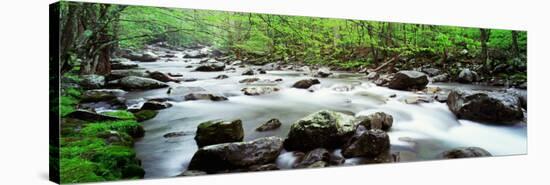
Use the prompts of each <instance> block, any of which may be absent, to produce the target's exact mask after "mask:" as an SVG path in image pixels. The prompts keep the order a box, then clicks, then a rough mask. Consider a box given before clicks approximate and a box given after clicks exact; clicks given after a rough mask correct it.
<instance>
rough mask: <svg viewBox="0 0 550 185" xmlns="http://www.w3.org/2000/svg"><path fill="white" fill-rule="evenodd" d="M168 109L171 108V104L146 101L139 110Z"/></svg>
mask: <svg viewBox="0 0 550 185" xmlns="http://www.w3.org/2000/svg"><path fill="white" fill-rule="evenodd" d="M169 107H172V104H170V103H168V102H162V101H155V100H148V101H146V102H145V103H144V104H143V106H141V109H142V110H161V109H166V108H169Z"/></svg>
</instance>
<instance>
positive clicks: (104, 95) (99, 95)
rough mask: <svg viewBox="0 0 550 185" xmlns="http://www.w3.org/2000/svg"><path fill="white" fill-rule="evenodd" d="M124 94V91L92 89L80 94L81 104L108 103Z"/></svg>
mask: <svg viewBox="0 0 550 185" xmlns="http://www.w3.org/2000/svg"><path fill="white" fill-rule="evenodd" d="M124 94H126V91H124V90H121V89H93V90H87V91H84V93H82V96H81V97H80V101H81V102H98V101H110V100H114V99H116V98H118V97H121V96H123V95H124Z"/></svg>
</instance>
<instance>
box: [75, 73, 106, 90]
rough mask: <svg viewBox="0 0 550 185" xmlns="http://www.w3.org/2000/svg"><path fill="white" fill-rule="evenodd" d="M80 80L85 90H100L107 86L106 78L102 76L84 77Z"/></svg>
mask: <svg viewBox="0 0 550 185" xmlns="http://www.w3.org/2000/svg"><path fill="white" fill-rule="evenodd" d="M80 79H81V80H80V86H81V87H83V88H84V89H99V88H102V87H103V86H105V77H104V76H101V75H95V74H92V75H82V76H80Z"/></svg>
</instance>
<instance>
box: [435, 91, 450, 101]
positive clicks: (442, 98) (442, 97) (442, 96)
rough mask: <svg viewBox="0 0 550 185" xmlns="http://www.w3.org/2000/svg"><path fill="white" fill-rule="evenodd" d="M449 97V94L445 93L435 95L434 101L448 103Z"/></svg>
mask: <svg viewBox="0 0 550 185" xmlns="http://www.w3.org/2000/svg"><path fill="white" fill-rule="evenodd" d="M448 97H449V93H443V94H437V95H435V97H434V99H435V100H436V101H438V102H441V103H446V102H447V99H448Z"/></svg>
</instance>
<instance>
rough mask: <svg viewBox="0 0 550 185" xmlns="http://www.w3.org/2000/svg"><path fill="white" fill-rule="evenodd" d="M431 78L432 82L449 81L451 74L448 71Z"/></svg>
mask: <svg viewBox="0 0 550 185" xmlns="http://www.w3.org/2000/svg"><path fill="white" fill-rule="evenodd" d="M431 80H432V82H447V81H449V75H448V74H447V73H443V74H440V75H437V76H434V77H432V78H431Z"/></svg>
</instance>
